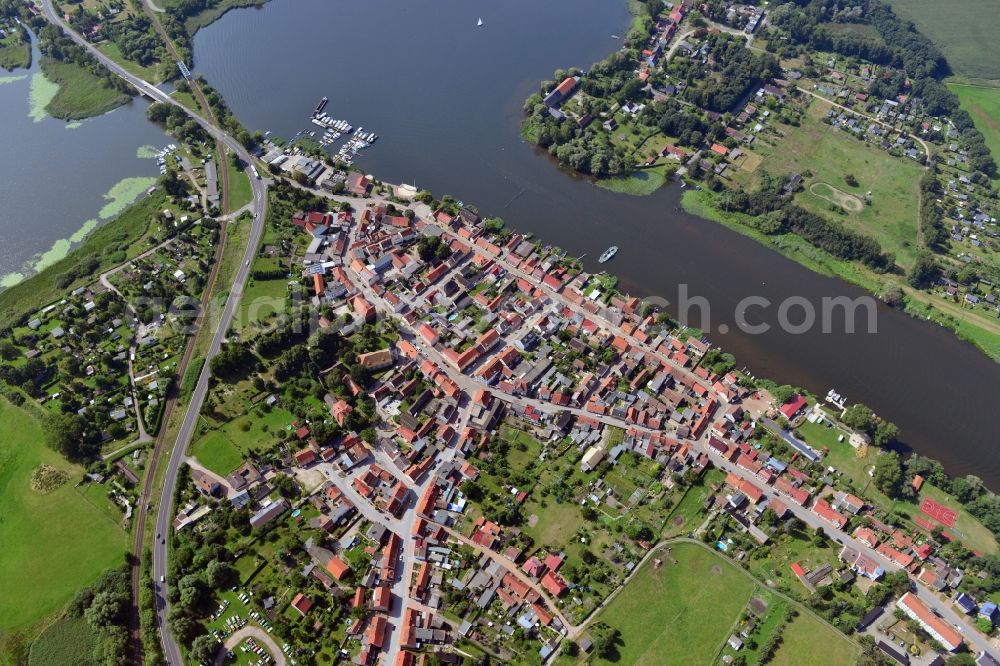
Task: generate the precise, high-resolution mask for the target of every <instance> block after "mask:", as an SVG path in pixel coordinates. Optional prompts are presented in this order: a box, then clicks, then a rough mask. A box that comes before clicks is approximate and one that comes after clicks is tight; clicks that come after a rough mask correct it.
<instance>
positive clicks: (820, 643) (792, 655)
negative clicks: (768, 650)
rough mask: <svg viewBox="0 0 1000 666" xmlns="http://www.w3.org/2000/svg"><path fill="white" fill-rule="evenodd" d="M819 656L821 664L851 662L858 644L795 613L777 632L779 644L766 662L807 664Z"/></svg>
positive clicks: (780, 665) (794, 665)
mask: <svg viewBox="0 0 1000 666" xmlns="http://www.w3.org/2000/svg"><path fill="white" fill-rule="evenodd" d="M817 655H823V658H822V660H823V663H824V664H834V665H836V664H844V665H846V664H853V663H855V661H856V660H857V658H858V647H857V646H856V645H855V644H854V643H853V642H851V639H849V638H848V637H847V636H844V635H843V634H841V633H840V632H838V631H837V630H836V629H833V628H831V627H829V626H828V625H826V624H824V623H822V622H820V621H819V620H817V619H816V618H815V617H813V616H812V615H809V614H807V613H799V615H798V616H797V617H796V618H794V619H793V620H792V621H791V622H789V623H788V625H787V626H786V627H785V628H784V630H783V631H782V632H781V644H780V645H779V646H778V649H777V651H776V652H775V653H774V656H773V657H772V658H771V660H770V661H769V662H768V663H769V664H772V665H773V666H798V665H799V664H808V663H811V662H813V661H814V660H815V659H816V656H817Z"/></svg>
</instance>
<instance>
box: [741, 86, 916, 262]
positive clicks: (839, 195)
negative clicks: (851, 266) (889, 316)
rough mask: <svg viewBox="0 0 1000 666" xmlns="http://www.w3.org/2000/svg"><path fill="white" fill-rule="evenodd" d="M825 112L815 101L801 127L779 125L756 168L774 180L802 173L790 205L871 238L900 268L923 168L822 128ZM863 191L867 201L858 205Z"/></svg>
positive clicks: (912, 239) (911, 237)
mask: <svg viewBox="0 0 1000 666" xmlns="http://www.w3.org/2000/svg"><path fill="white" fill-rule="evenodd" d="M830 108H831V107H830V106H829V105H828V104H826V103H825V102H821V101H819V100H815V101H813V103H812V104H810V106H809V108H808V110H807V111H806V114H805V116H804V118H803V119H802V125H801V126H800V127H791V126H785V125H782V126H781V131H782V132H784V133H785V136H784V137H783V138H781V139H779V140H778V141H777V143H776V145H775V146H774V147H773V148H772V149H770V150H768V153H769V154H767V155H766V156H765V158H764V160H763V162H761V165H760V169H761V170H762V171H765V172H767V173H769V174H771V175H774V176H785V175H787V174H789V173H791V172H795V173H800V174H802V175H803V185H804V189H803V191H801V192H799V193H798V194H796V195H795V203H797V204H799V205H800V206H802V207H803V208H805V209H806V210H809V211H811V212H813V213H816V214H817V215H820V216H821V217H824V218H827V219H833V220H836V221H839V222H842V223H843V224H844V226H846V227H847V228H849V229H851V230H853V231H857V232H859V233H862V234H864V235H867V236H871V237H873V238H875V239H876V240H878V241H879V243H881V244H882V248H883V250H885V251H888V252H893V253H895V255H896V260H897V262H898V263H899V264H900V265H901V266H903V267H904V268H905V267H907V266H909V265H910V264H911V263H912V261H913V259H914V257H915V256H916V252H917V250H918V249H919V242H918V238H917V212H918V211H917V201H918V197H917V195H918V191H917V190H918V184H919V181H920V177H921V176H922V175H923V168H922V167H921V166H920V165H919V164H918V163H917V162H916V161H914V160H912V159H910V158H905V157H893V156H892V155H890V154H889V153H888V152H886V151H885V150H882V149H881V148H879V147H877V146H874V145H872V144H869V143H866V142H864V141H861V140H859V139H856V138H854V136H853V135H851V134H849V133H847V132H844V131H841V130H838V129H836V128H834V127H832V126H830V125H827V124H826V123H825V122H823V118H825V117H826V113H827V111H829V109H830ZM849 175H850V176H854V179H855V180H853V181H852V182H854V183H855V184H854V185H851V184H849V183H848V179H847V176H849ZM868 192H871V203H869V204H863V203H862V200H863V199H864V198H865V195H866V193H868ZM831 206H832V207H834V208H836V211H832V210H831Z"/></svg>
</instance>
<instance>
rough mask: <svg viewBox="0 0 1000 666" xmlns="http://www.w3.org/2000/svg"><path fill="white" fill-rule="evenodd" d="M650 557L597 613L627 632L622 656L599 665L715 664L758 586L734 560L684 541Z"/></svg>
mask: <svg viewBox="0 0 1000 666" xmlns="http://www.w3.org/2000/svg"><path fill="white" fill-rule="evenodd" d="M660 559H661V560H662V565H661V566H660V567H657V566H655V562H654V560H652V559H651V560H649V561H648V562H647V563H646V564H644V565H643V566H642V569H640V570H639V572H638V573H637V574H636V576H635V578H633V579H632V580H631V581H630V582H629V584H628V585H627V586H625V588H624V589H623V590H622V591H621V593H620V594H618V595H617V596H616V597H615V598H614V599H613V600H612V601H611V603H610V604H608V606H607V607H606V608H604V609H603V610H602V611H601V612H600V614H599V615H597V617H596V621H598V622H605V623H607V624H608V625H610V626H611V627H613V628H616V629H618V630H619V631H621V643H620V644H619V645H618V646H617V651H618V655H617V656H618V658H617V659H614V660H605V659H601V658H595V659H594V660H593V663H595V664H608V663H623V664H709V663H712V662H713V660H714V658H715V656H716V654H717V653H718V652H719V650H720V648H721V647H722V644H723V642H724V641H725V640H726V638H727V637H728V636H729V631H730V629H731V628H732V627H733V625H734V623H735V622H736V620H737V617H738V615H739V614H740V611H741V610H743V608H744V607H745V606H746V604H747V601H748V600H749V599H750V595H751V593H752V592H753V590H754V584H753V582H752V581H751V580H750V579H749V578H747V577H746V576H745V575H744V574H743V573H742V572H740V571H739V570H738V569H736V567H734V566H733V565H732V564H730V563H729V561H728V560H726V559H725V558H723V557H722V556H720V555H717V554H716V553H713V552H711V551H709V550H707V549H706V548H704V547H703V546H700V545H696V544H693V543H679V544H675V545H673V546H671V547H670V549H669V551H666V550H665V551H663V553H662V555H660Z"/></svg>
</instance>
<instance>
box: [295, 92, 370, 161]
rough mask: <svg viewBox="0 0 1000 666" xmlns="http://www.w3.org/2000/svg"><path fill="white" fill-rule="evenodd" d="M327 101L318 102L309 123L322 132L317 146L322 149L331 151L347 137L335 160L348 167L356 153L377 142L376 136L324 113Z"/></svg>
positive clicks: (314, 133)
mask: <svg viewBox="0 0 1000 666" xmlns="http://www.w3.org/2000/svg"><path fill="white" fill-rule="evenodd" d="M329 101H330V100H329V98H327V97H324V98H323V99H321V100H320V101H319V104H317V105H316V109H315V110H314V111H313V113H312V117H311V118H310V119H309V122H311V123H312V124H313V125H316V126H317V127H319V128H321V129H322V130H323V135H322V137H320V139H319V145H321V146H323V147H324V148H327V147H330V149H331V150H332V146H333V144H334V143H336V142H337V141H339V140H340V139H341V138H343V137H345V136H347V137H348V139H347V141H345V142H344V144H343V145H342V146H340V148H339V149H338V150H337V153H336V155H337V159H339V160H340V161H341V162H343V163H345V164H347V165H348V166H350V165H352V164H353V163H354V158H355V157H356V156H357V155H358V153H360V152H361V151H362V150H364V149H365V148H368V147H369V146H371V145H372V144H373V143H375V142H376V141H378V135H377V134H375V132H365V131H364V128H363V127H358V128H357V129H355V128H354V126H353V125H351V123H349V122H348V121H346V120H343V119H340V118H333V117H331V116H330V115H329V114H327V113H326V111H324V109H325V108H326V105H327V103H328V102H329ZM300 134H301V132H300ZM309 136H313V137H314V136H316V132H315V131H312V132H309Z"/></svg>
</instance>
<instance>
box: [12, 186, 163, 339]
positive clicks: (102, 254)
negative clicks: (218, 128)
mask: <svg viewBox="0 0 1000 666" xmlns="http://www.w3.org/2000/svg"><path fill="white" fill-rule="evenodd" d="M164 198H165V195H164V194H163V193H162V192H161V191H159V190H157V191H156V192H155V193H154V194H153V195H151V196H148V197H145V198H144V199H142V200H140V201H138V202H137V203H134V204H132V205H131V206H129V207H128V208H126V209H125V210H124V211H122V213H121V214H120V215H118V217H116V218H114V219H112V220H110V221H109V222H108V223H107V224H105V225H103V226H100V227H98V228H97V229H95V230H94V231H93V232H92V233H91V234H90V235H88V236H87V238H86V239H85V240H84V241H83V243H82V244H81V245H80V246H79V247H78V248H76V249H74V250H72V251H71V252H70V253H69V254H68V255H67V256H66V257H65V258H63V259H61V260H59V261H57V262H56V263H54V264H52V265H51V266H49V267H48V268H46V269H44V270H42V271H41V272H39V273H38V274H37V275H34V276H32V277H30V278H28V279H27V280H25V281H23V282H21V283H19V284H16V285H14V286H12V287H10V288H8V289H6V290H4V291H2V292H0V330H3V329H5V328H8V327H10V326H12V325H14V324H15V323H16V322H17V321H18V319H20V318H21V317H23V316H25V315H26V314H28V313H30V312H32V311H34V310H37V309H38V308H40V307H42V306H44V305H45V304H46V303H51V302H52V301H54V300H56V299H57V298H58V297H59V295H60V294H63V293H65V292H66V291H67V290H69V289H72V288H74V287H76V286H78V285H80V284H83V283H85V282H88V281H91V280H93V278H94V276H95V275H97V274H99V273H101V272H102V271H104V270H107V269H108V268H110V267H112V266H115V265H117V264H120V263H122V262H124V261H126V260H127V259H128V257H130V256H133V255H135V254H138V253H139V252H141V251H142V250H145V249H148V247H149V245H150V242H151V241H150V237H151V236H152V235H153V234H154V233H155V231H156V230H155V229H153V228H151V221H152V220H153V219H154V217H155V214H156V212H157V211H158V210H159V209H160V208H161V207H162V205H163V202H164Z"/></svg>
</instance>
